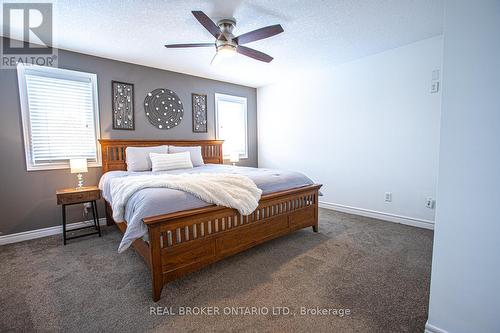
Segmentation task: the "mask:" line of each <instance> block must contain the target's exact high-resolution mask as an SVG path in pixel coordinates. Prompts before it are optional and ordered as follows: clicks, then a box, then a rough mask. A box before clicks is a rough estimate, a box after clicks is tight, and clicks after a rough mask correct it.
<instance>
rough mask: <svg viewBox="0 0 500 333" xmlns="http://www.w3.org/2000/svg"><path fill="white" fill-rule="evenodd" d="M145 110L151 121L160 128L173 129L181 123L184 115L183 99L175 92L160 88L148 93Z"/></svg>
mask: <svg viewBox="0 0 500 333" xmlns="http://www.w3.org/2000/svg"><path fill="white" fill-rule="evenodd" d="M144 110H145V111H146V117H147V118H148V120H149V122H150V123H151V124H152V125H153V126H154V127H156V128H159V129H164V130H165V129H171V128H173V127H175V126H177V125H179V124H180V123H181V121H182V117H183V116H184V107H183V106H182V102H181V99H180V98H179V96H177V94H176V93H175V92H173V91H172V90H169V89H166V88H158V89H155V90H153V91H151V92H149V93H148V94H147V95H146V98H145V99H144Z"/></svg>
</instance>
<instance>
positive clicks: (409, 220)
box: [319, 201, 434, 230]
mask: <svg viewBox="0 0 500 333" xmlns="http://www.w3.org/2000/svg"><path fill="white" fill-rule="evenodd" d="M319 207H321V208H326V209H331V210H337V211H339V212H343V213H349V214H354V215H361V216H366V217H371V218H375V219H379V220H384V221H389V222H395V223H400V224H405V225H411V226H413V227H419V228H425V229H431V230H433V229H434V221H430V220H424V219H418V218H414V217H408V216H402V215H396V214H390V213H383V212H377V211H375V210H370V209H365V208H358V207H351V206H346V205H341V204H336V203H331V202H325V201H319Z"/></svg>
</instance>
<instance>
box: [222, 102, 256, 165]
mask: <svg viewBox="0 0 500 333" xmlns="http://www.w3.org/2000/svg"><path fill="white" fill-rule="evenodd" d="M215 122H216V124H217V125H216V136H217V139H219V140H224V144H223V146H222V152H223V153H224V158H229V155H230V154H231V153H235V152H238V153H239V154H240V158H248V144H247V142H248V140H247V99H246V98H245V97H237V96H230V95H223V94H215Z"/></svg>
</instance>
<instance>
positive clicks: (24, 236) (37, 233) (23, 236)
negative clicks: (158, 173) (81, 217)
mask: <svg viewBox="0 0 500 333" xmlns="http://www.w3.org/2000/svg"><path fill="white" fill-rule="evenodd" d="M93 223H94V222H93V221H92V220H87V221H82V222H75V223H70V224H67V225H66V228H67V230H68V231H69V230H71V229H74V228H80V227H84V226H85V225H87V224H93ZM99 225H106V218H104V217H102V218H100V219H99ZM57 234H62V225H59V226H55V227H48V228H43V229H37V230H30V231H25V232H19V233H17V234H10V235H4V236H0V245H5V244H10V243H17V242H22V241H25V240H29V239H35V238H41V237H47V236H52V235H57Z"/></svg>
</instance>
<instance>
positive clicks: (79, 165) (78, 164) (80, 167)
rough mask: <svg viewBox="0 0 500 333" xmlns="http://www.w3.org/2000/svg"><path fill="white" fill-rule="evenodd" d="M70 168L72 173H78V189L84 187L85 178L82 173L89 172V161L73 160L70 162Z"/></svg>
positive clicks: (82, 159)
mask: <svg viewBox="0 0 500 333" xmlns="http://www.w3.org/2000/svg"><path fill="white" fill-rule="evenodd" d="M69 167H70V169H71V173H76V174H77V175H76V178H77V179H78V187H77V188H78V189H82V187H83V176H82V172H87V171H88V169H87V159H86V158H72V159H70V160H69Z"/></svg>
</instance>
